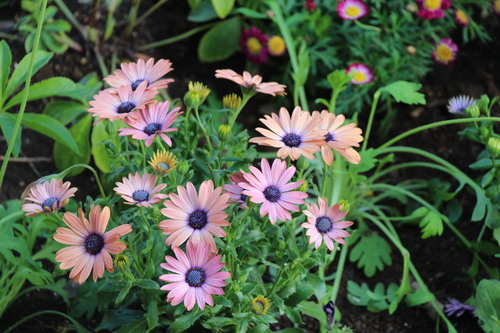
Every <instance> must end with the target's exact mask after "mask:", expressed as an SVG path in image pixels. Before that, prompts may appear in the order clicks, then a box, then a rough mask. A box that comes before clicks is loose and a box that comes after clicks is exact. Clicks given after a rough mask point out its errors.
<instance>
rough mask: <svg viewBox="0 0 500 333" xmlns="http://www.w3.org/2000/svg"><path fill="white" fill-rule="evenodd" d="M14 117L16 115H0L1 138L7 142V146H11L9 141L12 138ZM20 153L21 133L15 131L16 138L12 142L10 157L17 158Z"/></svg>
mask: <svg viewBox="0 0 500 333" xmlns="http://www.w3.org/2000/svg"><path fill="white" fill-rule="evenodd" d="M16 116H17V115H13V114H11V113H1V114H0V129H2V133H3V136H4V138H5V139H6V140H7V143H8V144H11V143H10V141H11V140H10V139H11V137H12V133H13V132H14V126H15V124H16ZM20 151H21V131H17V134H16V138H15V140H14V149H13V150H12V155H14V157H18V156H19V152H20Z"/></svg>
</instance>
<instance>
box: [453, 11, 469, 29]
mask: <svg viewBox="0 0 500 333" xmlns="http://www.w3.org/2000/svg"><path fill="white" fill-rule="evenodd" d="M455 22H456V23H457V24H460V25H463V26H464V27H468V26H469V24H470V20H469V17H468V16H467V14H466V13H465V12H464V11H463V10H461V9H458V8H455Z"/></svg>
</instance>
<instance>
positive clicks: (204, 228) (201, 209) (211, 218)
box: [160, 180, 230, 252]
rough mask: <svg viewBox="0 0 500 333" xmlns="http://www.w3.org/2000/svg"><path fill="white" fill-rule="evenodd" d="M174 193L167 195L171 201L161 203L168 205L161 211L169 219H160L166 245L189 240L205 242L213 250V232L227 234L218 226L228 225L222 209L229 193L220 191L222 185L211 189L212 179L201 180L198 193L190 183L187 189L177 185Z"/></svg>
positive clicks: (212, 185)
mask: <svg viewBox="0 0 500 333" xmlns="http://www.w3.org/2000/svg"><path fill="white" fill-rule="evenodd" d="M177 192H178V194H174V193H172V194H170V195H169V199H170V200H165V202H164V203H163V204H164V205H165V206H166V207H167V208H163V209H162V210H161V213H162V214H163V215H165V216H166V217H168V218H169V219H168V220H163V221H161V222H160V228H161V229H163V233H164V234H165V235H169V236H168V238H167V240H166V244H167V245H171V246H172V247H177V246H180V245H181V244H182V243H184V242H185V241H186V240H187V239H190V240H192V241H194V242H197V243H198V242H205V243H207V244H209V245H210V248H211V251H212V252H216V250H217V248H216V246H215V241H214V239H213V237H212V235H215V236H217V237H224V236H226V232H225V231H224V229H222V228H221V227H223V226H229V225H230V224H229V222H228V221H226V217H227V213H225V212H224V211H223V210H224V209H226V207H227V206H228V204H227V200H228V199H229V194H227V193H224V194H221V192H222V187H217V188H216V189H215V190H214V183H213V182H212V181H211V180H206V181H204V182H203V183H201V186H200V191H199V193H196V189H195V187H194V185H193V183H191V182H188V183H187V185H186V188H184V187H182V186H177Z"/></svg>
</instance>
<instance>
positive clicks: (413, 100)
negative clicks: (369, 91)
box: [378, 81, 426, 105]
mask: <svg viewBox="0 0 500 333" xmlns="http://www.w3.org/2000/svg"><path fill="white" fill-rule="evenodd" d="M420 88H422V85H421V84H420V83H414V82H408V81H396V82H393V83H390V84H388V85H386V86H385V87H382V88H380V89H379V90H378V91H380V92H386V93H389V94H390V95H391V96H392V97H393V98H394V99H395V100H396V102H401V103H406V104H423V105H425V104H426V101H425V95H424V94H422V93H419V92H418V90H419V89H420Z"/></svg>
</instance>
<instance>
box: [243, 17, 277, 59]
mask: <svg viewBox="0 0 500 333" xmlns="http://www.w3.org/2000/svg"><path fill="white" fill-rule="evenodd" d="M240 47H241V49H242V51H243V53H245V55H246V56H247V59H248V60H249V61H251V62H252V63H254V64H262V63H265V62H266V61H267V60H268V59H269V55H272V56H280V55H283V54H284V53H285V51H286V46H285V41H284V40H283V38H281V37H280V36H273V37H271V38H269V37H268V36H267V35H266V34H264V33H262V31H261V30H260V29H258V28H256V27H254V26H252V27H251V28H250V29H243V32H242V34H241V39H240Z"/></svg>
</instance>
